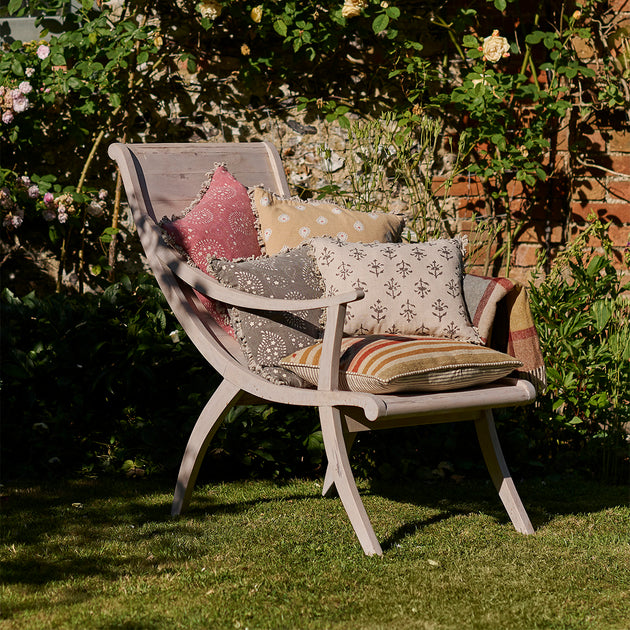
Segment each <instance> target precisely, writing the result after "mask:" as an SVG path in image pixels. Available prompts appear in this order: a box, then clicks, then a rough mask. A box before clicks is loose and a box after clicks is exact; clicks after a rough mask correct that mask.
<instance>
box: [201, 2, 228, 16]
mask: <svg viewBox="0 0 630 630" xmlns="http://www.w3.org/2000/svg"><path fill="white" fill-rule="evenodd" d="M222 10H223V5H222V4H221V3H220V2H217V1H216V0H203V2H200V3H199V4H198V5H197V11H199V13H201V17H204V18H208V19H209V20H216V19H217V18H218V17H219V16H220V15H221V11H222Z"/></svg>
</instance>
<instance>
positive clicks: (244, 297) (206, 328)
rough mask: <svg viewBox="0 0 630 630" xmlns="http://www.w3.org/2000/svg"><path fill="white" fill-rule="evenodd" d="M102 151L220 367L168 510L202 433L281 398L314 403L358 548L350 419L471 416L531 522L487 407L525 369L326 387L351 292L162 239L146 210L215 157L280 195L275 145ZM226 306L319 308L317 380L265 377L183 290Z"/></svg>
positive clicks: (505, 399)
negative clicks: (266, 278)
mask: <svg viewBox="0 0 630 630" xmlns="http://www.w3.org/2000/svg"><path fill="white" fill-rule="evenodd" d="M109 155H110V156H111V157H112V158H113V159H115V160H116V161H117V163H118V166H119V168H120V172H121V174H122V180H123V182H124V186H125V190H126V193H127V199H128V202H129V205H130V208H131V212H132V214H133V218H134V221H135V224H136V226H137V230H138V234H139V237H140V240H141V242H142V245H143V247H144V250H145V252H146V256H147V260H148V263H149V265H150V267H151V269H152V271H153V273H154V274H155V277H156V279H157V281H158V283H159V285H160V287H161V289H162V291H163V292H164V295H165V296H166V299H167V300H168V303H169V305H170V307H171V309H172V310H173V313H174V314H175V316H176V317H177V319H178V320H179V322H180V323H181V325H182V327H183V329H184V330H185V331H186V333H187V335H188V336H189V337H190V339H191V340H192V342H193V343H194V344H195V346H196V347H197V348H198V350H199V352H200V353H201V354H202V355H203V356H204V357H205V359H206V360H207V361H208V362H209V363H210V365H212V367H213V368H214V369H215V370H216V371H217V372H218V373H219V374H220V375H221V376H222V377H223V381H222V382H221V384H220V385H219V387H218V388H217V389H216V391H215V392H214V393H213V394H212V396H211V397H210V399H209V400H208V403H207V404H206V406H205V407H204V409H203V411H202V412H201V415H200V416H199V418H198V420H197V422H196V424H195V426H194V428H193V430H192V433H191V435H190V438H189V441H188V444H187V446H186V450H185V453H184V456H183V459H182V463H181V468H180V471H179V476H178V479H177V484H176V487H175V495H174V500H173V506H172V514H173V515H177V514H180V513H181V512H182V511H184V510H185V509H186V507H187V506H188V503H189V501H190V498H191V493H192V490H193V486H194V483H195V480H196V477H197V473H198V471H199V468H200V466H201V462H202V459H203V457H204V454H205V453H206V450H207V448H208V445H209V444H210V441H211V440H212V437H213V436H214V434H215V433H216V431H217V429H218V428H219V427H220V425H221V423H222V422H223V420H224V419H225V417H226V416H227V414H228V413H229V411H230V410H231V409H232V408H233V407H234V406H235V405H250V404H256V405H259V404H264V403H281V404H285V405H309V406H313V407H318V409H319V417H320V421H321V428H322V433H323V441H324V445H325V451H326V456H327V460H328V469H327V472H326V477H325V480H324V488H323V494H324V495H328V494H329V493H331V492H332V491H333V489H336V491H337V493H338V495H339V497H340V498H341V501H342V503H343V506H344V508H345V510H346V512H347V514H348V517H349V519H350V522H351V524H352V526H353V528H354V531H355V533H356V535H357V537H358V539H359V542H360V543H361V546H362V548H363V550H364V552H365V553H366V554H368V555H372V554H379V555H380V554H382V550H381V546H380V544H379V542H378V540H377V538H376V535H375V533H374V530H373V528H372V525H371V524H370V520H369V518H368V515H367V513H366V510H365V508H364V506H363V503H362V501H361V498H360V496H359V492H358V490H357V488H356V485H355V481H354V478H353V474H352V471H351V468H350V460H349V455H348V452H349V449H350V446H351V444H352V441H353V437H354V436H355V435H356V434H357V432H360V431H370V430H375V429H391V428H394V427H406V426H411V425H421V424H429V423H441V422H451V421H462V420H471V421H473V422H474V423H475V427H476V430H477V435H478V438H479V442H480V445H481V449H482V452H483V456H484V458H485V462H486V464H487V467H488V469H489V472H490V476H491V478H492V481H493V482H494V485H495V486H496V488H497V490H498V493H499V496H500V498H501V500H502V502H503V504H504V506H505V509H506V510H507V513H508V515H509V517H510V519H511V520H512V523H513V524H514V527H515V528H516V529H517V530H518V531H519V532H522V533H524V534H530V533H533V531H534V530H533V528H532V525H531V523H530V520H529V518H528V516H527V513H526V511H525V509H524V507H523V505H522V503H521V500H520V498H519V496H518V493H517V491H516V488H515V486H514V483H513V481H512V478H511V476H510V473H509V471H508V468H507V466H506V464H505V460H504V458H503V455H502V452H501V447H500V444H499V440H498V437H497V433H496V430H495V426H494V421H493V417H492V411H491V409H492V408H499V407H508V406H515V405H524V404H527V403H530V402H532V401H533V400H534V398H535V396H536V394H535V390H534V387H533V386H532V385H531V384H530V383H529V382H527V381H524V380H517V379H503V380H502V381H499V382H496V383H494V384H491V385H486V386H481V387H475V388H471V389H467V390H459V391H452V392H441V393H418V394H401V395H394V394H388V395H374V394H369V393H361V392H348V391H339V390H338V365H339V344H340V340H341V337H342V332H343V322H344V317H345V311H346V305H347V304H348V303H349V302H352V301H354V300H358V299H361V297H363V296H362V292H360V291H352V292H349V293H347V294H344V295H337V296H335V297H326V298H321V299H317V300H310V301H289V300H275V299H270V298H265V297H259V296H254V295H251V294H248V293H243V292H240V291H238V290H234V289H230V288H226V287H224V286H222V285H221V284H219V283H218V282H217V281H215V280H214V279H213V278H211V277H209V276H208V275H206V274H204V273H202V272H201V271H200V270H198V269H196V268H194V267H192V266H191V265H189V264H187V262H186V261H184V260H183V259H182V258H181V257H180V256H179V255H178V254H177V253H176V252H175V251H174V250H173V249H172V248H171V247H169V246H168V245H166V243H165V242H164V241H163V239H162V235H161V231H160V229H159V228H158V227H157V225H156V222H157V221H159V220H160V219H161V218H162V217H164V216H165V215H168V216H169V217H170V216H172V215H173V214H179V213H181V211H182V209H183V208H185V207H187V206H188V205H189V204H190V202H191V201H192V200H193V199H194V198H195V196H196V194H197V192H198V189H199V186H200V183H201V182H202V181H203V179H204V175H205V173H206V172H208V171H209V170H210V169H211V168H212V165H213V164H214V163H215V162H223V163H225V164H226V165H227V167H228V169H229V171H230V172H231V173H232V174H233V175H234V176H235V177H236V178H237V179H239V180H240V181H241V182H242V183H243V184H244V185H245V186H254V185H257V184H264V185H265V186H266V187H267V188H268V189H270V190H272V191H275V192H277V193H280V194H283V195H288V194H289V190H288V185H287V180H286V176H285V173H284V170H283V167H282V164H281V162H280V158H279V156H278V154H277V152H276V150H275V148H274V147H273V146H272V145H270V144H268V143H262V142H256V143H233V144H218V143H217V144H215V143H203V144H126V145H124V144H114V145H112V146H110V147H109ZM193 289H195V290H196V291H199V292H200V293H202V294H205V295H207V296H209V297H211V298H213V299H216V300H219V301H221V302H224V303H226V304H231V305H234V306H240V307H246V308H252V309H256V308H259V309H265V310H273V311H291V310H304V309H314V308H326V309H327V324H326V328H325V333H324V339H323V357H322V363H321V365H322V368H321V371H320V379H319V385H318V389H300V388H295V387H290V386H283V385H276V384H272V383H271V382H268V381H267V380H265V379H264V378H262V377H260V376H258V375H257V374H254V373H253V372H251V371H250V370H249V369H248V366H247V361H246V359H245V357H244V356H243V354H242V352H241V350H240V348H239V345H238V343H237V342H236V341H235V339H233V338H232V337H231V336H230V335H228V334H227V333H225V332H224V331H223V330H222V329H221V328H220V327H219V326H218V325H217V324H216V323H215V321H214V320H213V319H212V318H211V317H210V316H209V314H208V313H207V311H206V310H205V309H204V308H203V307H202V306H201V304H200V302H199V300H198V299H197V297H196V295H195V292H194V291H193Z"/></svg>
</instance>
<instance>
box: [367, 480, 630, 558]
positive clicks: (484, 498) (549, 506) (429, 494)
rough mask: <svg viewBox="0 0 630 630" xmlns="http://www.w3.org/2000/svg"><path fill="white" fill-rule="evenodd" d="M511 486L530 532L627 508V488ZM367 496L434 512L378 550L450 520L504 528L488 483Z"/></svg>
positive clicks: (376, 486)
mask: <svg viewBox="0 0 630 630" xmlns="http://www.w3.org/2000/svg"><path fill="white" fill-rule="evenodd" d="M516 485H517V490H518V492H519V495H520V497H521V500H522V501H523V504H524V506H525V509H526V510H527V513H528V515H529V517H530V520H531V522H532V525H533V527H534V529H538V528H540V527H543V526H544V525H546V524H548V523H549V522H550V521H552V520H553V519H554V518H555V517H557V516H563V515H570V514H587V513H591V512H600V511H602V510H606V509H608V508H613V507H617V506H620V505H627V504H628V502H629V500H630V489H629V487H628V486H627V485H617V486H614V485H608V484H602V483H598V482H594V481H588V480H585V479H582V478H579V477H578V476H574V475H566V476H555V477H550V478H548V479H545V480H542V479H536V480H531V481H521V482H517V484H516ZM369 493H370V494H374V495H378V496H380V497H383V498H386V499H388V500H391V501H395V502H402V503H411V504H413V505H417V506H418V507H424V508H431V509H434V510H438V511H439V512H440V513H439V514H437V515H435V516H434V517H432V518H431V519H425V520H418V521H413V522H409V523H406V524H405V525H403V526H402V527H400V528H399V529H398V530H397V531H396V532H395V533H394V534H392V535H391V536H390V537H389V538H388V539H386V540H385V541H383V544H382V546H383V549H384V550H385V549H389V548H391V547H394V546H395V545H396V544H397V543H400V541H401V540H403V539H404V538H405V537H406V536H408V535H410V534H413V533H414V532H416V531H417V530H418V529H421V528H423V527H426V526H428V525H430V524H433V523H438V522H440V521H444V520H447V519H449V518H451V517H453V516H456V515H465V514H471V513H482V514H486V515H488V516H490V517H491V518H493V519H494V520H495V521H497V522H498V523H502V524H505V523H510V519H509V517H508V515H507V513H506V511H505V509H504V507H503V504H502V503H501V500H500V498H499V495H498V493H497V491H496V490H495V488H494V486H493V485H492V483H491V482H490V481H489V480H488V481H482V480H478V479H476V480H471V481H465V482H463V483H456V482H454V481H450V480H439V481H436V482H428V483H427V482H424V483H423V482H419V483H417V484H402V485H401V484H393V483H387V482H375V483H373V484H372V485H371V488H370V491H369Z"/></svg>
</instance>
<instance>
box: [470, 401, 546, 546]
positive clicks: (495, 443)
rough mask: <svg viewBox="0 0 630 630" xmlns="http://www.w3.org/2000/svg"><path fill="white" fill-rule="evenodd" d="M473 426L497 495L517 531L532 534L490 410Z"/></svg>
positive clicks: (530, 525) (532, 530)
mask: <svg viewBox="0 0 630 630" xmlns="http://www.w3.org/2000/svg"><path fill="white" fill-rule="evenodd" d="M475 428H476V429H477V437H478V439H479V444H480V446H481V451H482V453H483V457H484V459H485V461H486V466H487V467H488V471H489V472H490V477H491V478H492V481H493V483H494V486H495V487H496V489H497V490H498V492H499V497H500V498H501V501H502V502H503V505H504V507H505V509H506V511H507V513H508V516H509V517H510V520H511V521H512V524H513V525H514V528H515V529H516V531H517V532H520V533H521V534H533V533H534V528H533V527H532V524H531V522H530V520H529V516H527V512H526V511H525V508H524V507H523V503H522V502H521V498H520V497H519V495H518V492H517V491H516V486H515V485H514V482H513V481H512V476H511V475H510V471H509V470H508V467H507V464H506V463H505V458H504V457H503V452H502V450H501V444H500V443H499V436H498V435H497V430H496V427H495V425H494V418H493V416H492V411H490V410H486V411H484V412H483V414H482V415H481V417H480V418H479V419H478V420H475Z"/></svg>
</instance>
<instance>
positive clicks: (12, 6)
mask: <svg viewBox="0 0 630 630" xmlns="http://www.w3.org/2000/svg"><path fill="white" fill-rule="evenodd" d="M22 4H23V2H22V0H10V2H9V15H13V14H14V13H16V12H17V11H18V9H21V8H22Z"/></svg>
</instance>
